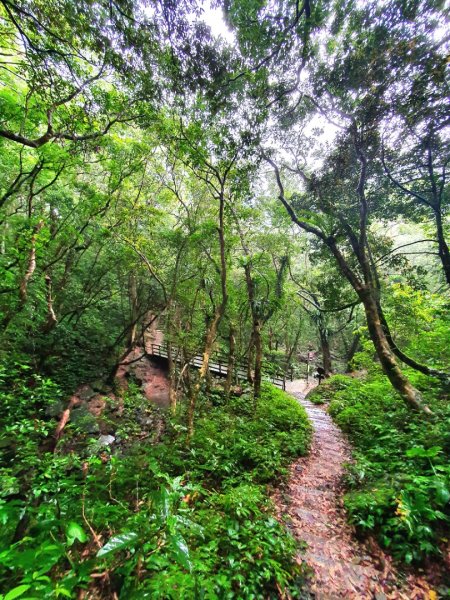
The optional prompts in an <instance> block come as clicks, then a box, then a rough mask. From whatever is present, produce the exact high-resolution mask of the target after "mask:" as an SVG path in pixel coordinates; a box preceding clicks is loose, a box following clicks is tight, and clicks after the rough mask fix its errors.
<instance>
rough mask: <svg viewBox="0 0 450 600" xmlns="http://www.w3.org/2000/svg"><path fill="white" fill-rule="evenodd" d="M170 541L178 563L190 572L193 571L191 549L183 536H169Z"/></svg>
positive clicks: (176, 534) (175, 534)
mask: <svg viewBox="0 0 450 600" xmlns="http://www.w3.org/2000/svg"><path fill="white" fill-rule="evenodd" d="M169 539H170V544H171V546H172V549H173V552H174V554H175V558H176V560H177V562H178V563H179V564H180V565H181V566H182V567H184V568H185V569H187V570H188V571H192V562H191V557H190V555H189V548H188V546H187V544H186V541H185V539H184V538H183V536H182V535H180V534H178V533H174V534H172V535H170V536H169Z"/></svg>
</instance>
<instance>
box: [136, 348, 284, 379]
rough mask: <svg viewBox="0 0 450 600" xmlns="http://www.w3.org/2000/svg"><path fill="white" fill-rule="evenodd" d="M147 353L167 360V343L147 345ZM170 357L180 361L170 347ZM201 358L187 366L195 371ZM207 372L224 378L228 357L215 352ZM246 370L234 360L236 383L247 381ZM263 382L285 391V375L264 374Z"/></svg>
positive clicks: (240, 363) (192, 360)
mask: <svg viewBox="0 0 450 600" xmlns="http://www.w3.org/2000/svg"><path fill="white" fill-rule="evenodd" d="M147 352H148V354H150V355H151V356H161V357H162V358H168V347H167V343H163V344H153V343H149V344H148V345H147ZM172 355H173V356H174V359H176V360H177V361H178V362H180V361H181V356H180V353H179V352H178V348H177V347H175V346H173V347H172ZM202 360H203V357H202V356H201V355H196V356H193V357H192V358H191V360H190V361H189V364H190V365H192V366H193V367H196V368H197V369H199V368H200V366H201V364H202ZM209 370H210V372H211V373H215V374H216V375H219V376H220V377H226V376H227V374H228V356H227V355H226V354H224V353H222V352H216V353H214V354H213V355H212V356H211V359H210V361H209ZM247 370H248V365H247V362H246V361H243V360H236V361H235V363H234V369H233V376H234V377H235V378H236V379H237V380H238V381H245V380H246V379H247ZM263 380H264V381H270V382H271V383H273V384H274V385H275V386H277V387H279V388H281V389H283V390H285V389H286V374H285V373H272V374H269V373H264V374H263Z"/></svg>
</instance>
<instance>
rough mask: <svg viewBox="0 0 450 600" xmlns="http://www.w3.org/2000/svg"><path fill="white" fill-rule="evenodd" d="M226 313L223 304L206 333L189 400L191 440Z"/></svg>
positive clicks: (189, 435) (189, 436)
mask: <svg viewBox="0 0 450 600" xmlns="http://www.w3.org/2000/svg"><path fill="white" fill-rule="evenodd" d="M224 311H225V306H223V304H221V305H220V306H219V307H218V309H217V310H216V313H215V315H214V317H213V319H212V320H211V323H210V325H209V328H208V331H207V333H206V339H205V346H204V349H203V358H202V364H201V366H200V369H199V372H198V378H197V381H196V383H195V385H194V386H192V390H191V393H190V398H189V409H188V438H189V439H190V438H191V437H192V435H193V433H194V415H195V407H196V404H197V398H198V395H199V393H200V389H201V387H202V384H203V382H204V381H205V379H206V375H207V373H208V369H209V360H210V358H211V353H212V350H213V346H214V341H215V339H216V334H217V328H218V326H219V323H220V320H221V319H222V317H223V313H224Z"/></svg>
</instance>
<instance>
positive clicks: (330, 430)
mask: <svg viewBox="0 0 450 600" xmlns="http://www.w3.org/2000/svg"><path fill="white" fill-rule="evenodd" d="M308 389H310V388H306V389H305V384H304V383H302V382H298V383H297V385H295V383H294V385H293V386H292V387H291V389H290V390H288V391H289V392H290V393H291V394H292V395H293V396H294V397H295V398H297V400H298V401H299V402H300V403H301V404H302V405H303V406H304V408H305V409H306V412H307V414H308V417H309V419H310V420H311V423H312V425H313V428H314V436H313V442H312V447H311V452H310V454H309V455H308V456H307V457H303V458H301V459H299V460H298V461H297V462H295V463H294V464H293V465H292V466H291V471H290V478H289V481H288V483H287V485H286V486H285V487H284V488H283V489H282V490H280V491H279V492H278V493H277V495H276V497H275V502H276V504H277V508H278V511H279V514H280V516H281V517H282V518H283V519H284V520H285V522H287V524H288V527H289V528H290V529H291V531H292V533H293V534H294V535H295V537H297V538H298V539H299V540H303V541H305V542H306V544H307V547H306V549H305V551H304V553H302V554H301V556H300V557H299V558H300V559H301V560H303V561H305V562H306V563H307V564H308V566H309V567H310V569H309V571H310V573H311V575H310V578H309V589H308V593H309V597H310V598H314V599H316V600H334V599H336V600H338V599H340V598H346V599H349V600H350V599H352V600H353V599H355V600H356V599H358V600H364V599H375V600H388V599H392V600H394V599H400V600H403V599H404V600H427V599H430V600H431V599H432V598H436V596H433V592H431V594H430V593H429V592H430V588H429V587H428V585H427V584H426V582H425V581H422V580H421V579H420V578H414V577H412V576H409V577H407V578H405V577H401V576H400V575H399V574H398V573H397V572H396V570H395V569H394V567H393V565H392V560H391V558H390V556H388V555H386V554H385V553H384V552H383V551H382V550H381V549H380V548H379V547H378V545H377V544H376V543H375V541H370V543H369V544H367V543H366V544H362V543H360V542H358V540H357V539H356V537H355V532H354V530H353V528H352V527H351V526H350V525H349V524H348V523H347V521H346V518H345V512H344V509H343V504H342V496H343V489H342V476H343V474H344V471H345V464H346V463H347V462H348V461H350V460H351V448H350V446H349V444H348V442H347V440H346V439H345V437H344V436H343V434H342V433H341V431H340V430H339V429H338V428H337V427H336V425H334V423H333V422H332V420H331V417H330V416H329V415H328V413H327V412H326V410H325V409H324V408H322V407H319V406H316V405H314V404H312V403H311V402H310V401H309V400H308V399H306V398H305V393H304V392H306V391H308ZM295 390H297V391H295ZM299 390H302V391H299Z"/></svg>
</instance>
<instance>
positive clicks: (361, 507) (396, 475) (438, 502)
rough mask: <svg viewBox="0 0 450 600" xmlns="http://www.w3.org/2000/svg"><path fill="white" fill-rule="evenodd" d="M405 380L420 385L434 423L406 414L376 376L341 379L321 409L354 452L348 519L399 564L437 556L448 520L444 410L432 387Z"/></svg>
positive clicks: (449, 445) (447, 414)
mask: <svg viewBox="0 0 450 600" xmlns="http://www.w3.org/2000/svg"><path fill="white" fill-rule="evenodd" d="M412 378H413V379H415V384H416V385H419V386H420V387H422V389H425V386H427V388H428V389H427V390H426V391H425V394H426V399H427V401H428V402H429V403H430V405H432V408H433V411H434V412H435V413H436V418H435V419H433V420H427V419H426V418H424V417H423V416H422V415H419V414H417V413H413V412H412V411H411V410H409V409H408V408H407V407H406V406H405V405H404V403H403V401H402V400H401V399H400V398H399V397H398V396H397V395H396V394H395V392H394V391H393V389H392V387H391V386H390V384H389V382H388V380H387V379H386V378H385V377H384V376H383V375H380V374H378V373H377V372H376V370H374V371H373V372H372V373H369V376H368V377H367V378H366V379H365V380H359V379H351V378H346V380H347V381H346V384H345V386H344V387H341V388H340V389H339V388H338V389H337V391H335V392H334V394H333V398H332V401H331V404H330V407H329V411H330V414H331V415H332V417H333V419H334V420H335V421H336V423H337V424H338V425H339V426H340V427H341V428H342V429H343V431H345V432H346V433H347V434H348V436H349V438H350V440H351V442H352V444H353V445H354V447H355V453H354V458H355V462H354V464H352V465H351V466H350V467H349V469H348V474H347V483H348V487H349V492H348V494H347V495H346V497H345V505H346V508H347V511H348V515H349V519H350V521H351V522H352V523H354V524H355V525H356V526H357V527H358V528H359V529H360V530H361V531H365V532H369V531H370V532H374V533H375V534H376V535H377V537H378V539H379V541H380V542H381V544H382V545H383V546H385V547H386V548H388V549H389V550H390V551H391V552H392V554H393V555H394V556H395V557H397V558H398V559H400V560H403V561H405V562H407V563H409V562H412V561H421V560H423V559H424V558H426V557H427V556H430V555H433V554H434V555H436V554H439V552H440V546H441V545H442V542H443V541H444V540H445V539H447V538H448V534H449V531H448V529H449V528H448V524H449V515H450V511H449V508H450V507H449V500H450V491H449V490H450V466H449V462H448V456H449V452H450V433H449V431H450V428H449V425H450V410H449V407H448V405H447V404H446V403H444V402H442V400H441V399H440V394H442V390H441V389H440V387H439V385H437V384H436V383H435V382H434V381H433V382H431V381H428V378H424V377H423V376H420V377H419V376H415V375H413V376H412ZM332 379H333V378H332Z"/></svg>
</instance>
